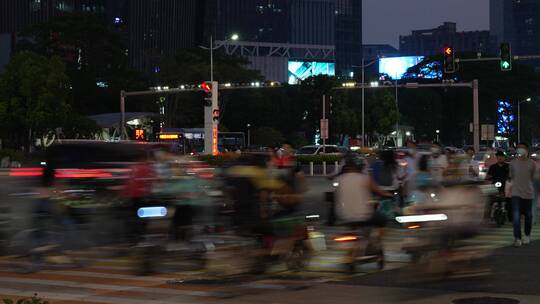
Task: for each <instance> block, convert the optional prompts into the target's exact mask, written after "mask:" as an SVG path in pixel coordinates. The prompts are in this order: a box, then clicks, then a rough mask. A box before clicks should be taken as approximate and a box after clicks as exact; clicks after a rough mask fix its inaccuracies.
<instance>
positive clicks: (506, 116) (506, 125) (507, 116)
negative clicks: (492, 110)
mask: <svg viewBox="0 0 540 304" xmlns="http://www.w3.org/2000/svg"><path fill="white" fill-rule="evenodd" d="M497 114H498V119H497V133H498V134H499V135H501V136H506V137H507V136H509V135H510V134H512V133H514V121H515V116H514V113H513V109H512V104H511V103H510V102H508V101H505V100H499V101H497Z"/></svg>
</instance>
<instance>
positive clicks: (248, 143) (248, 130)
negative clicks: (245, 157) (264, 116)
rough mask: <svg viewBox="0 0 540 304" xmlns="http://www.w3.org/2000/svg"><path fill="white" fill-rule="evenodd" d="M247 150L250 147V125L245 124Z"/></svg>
mask: <svg viewBox="0 0 540 304" xmlns="http://www.w3.org/2000/svg"><path fill="white" fill-rule="evenodd" d="M246 127H247V148H248V149H249V147H250V146H251V124H247V126H246Z"/></svg>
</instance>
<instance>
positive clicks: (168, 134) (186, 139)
mask: <svg viewBox="0 0 540 304" xmlns="http://www.w3.org/2000/svg"><path fill="white" fill-rule="evenodd" d="M204 136H205V134H204V129H203V128H168V129H163V130H162V131H161V132H159V133H157V134H156V141H158V142H163V143H169V144H172V149H173V151H175V152H177V153H181V154H202V153H203V152H204ZM245 146H246V139H245V134H244V132H218V151H219V152H227V151H234V150H236V149H243V148H245Z"/></svg>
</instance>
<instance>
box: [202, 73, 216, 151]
mask: <svg viewBox="0 0 540 304" xmlns="http://www.w3.org/2000/svg"><path fill="white" fill-rule="evenodd" d="M209 84H210V86H211V87H210V89H211V91H212V97H211V99H212V100H211V101H212V102H211V104H210V106H206V105H205V107H204V154H212V155H216V154H217V153H218V123H219V120H218V119H214V112H215V111H219V106H218V83H217V81H211V82H209Z"/></svg>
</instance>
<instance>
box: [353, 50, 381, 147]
mask: <svg viewBox="0 0 540 304" xmlns="http://www.w3.org/2000/svg"><path fill="white" fill-rule="evenodd" d="M378 61H379V58H377V59H375V60H373V61H371V62H369V63H368V64H366V63H365V59H364V57H362V66H353V68H362V148H363V147H365V145H366V132H365V124H364V121H365V120H364V117H365V88H364V87H365V82H366V80H365V78H366V71H365V70H366V68H367V67H369V66H370V65H372V64H374V63H376V62H378ZM371 86H372V87H375V85H374V83H371ZM376 86H378V83H377V85H376Z"/></svg>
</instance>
